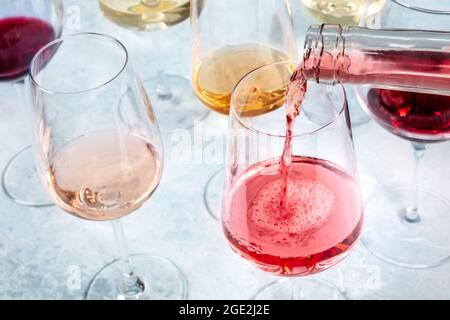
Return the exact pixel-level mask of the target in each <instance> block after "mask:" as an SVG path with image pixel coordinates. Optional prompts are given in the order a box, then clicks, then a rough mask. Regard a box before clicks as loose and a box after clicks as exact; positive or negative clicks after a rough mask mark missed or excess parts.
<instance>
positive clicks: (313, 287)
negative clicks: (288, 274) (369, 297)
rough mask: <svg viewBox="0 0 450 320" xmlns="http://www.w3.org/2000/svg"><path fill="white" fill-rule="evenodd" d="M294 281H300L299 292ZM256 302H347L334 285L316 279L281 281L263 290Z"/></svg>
mask: <svg viewBox="0 0 450 320" xmlns="http://www.w3.org/2000/svg"><path fill="white" fill-rule="evenodd" d="M293 281H298V285H299V288H298V289H299V290H298V291H299V292H294V291H293V285H294V284H293ZM253 299H254V300H346V299H347V298H346V297H345V295H344V294H343V293H342V292H341V291H340V290H339V289H338V288H337V287H335V286H334V285H332V284H330V283H327V282H325V281H323V280H316V279H303V278H301V279H289V278H287V279H279V280H277V281H274V282H272V283H270V284H268V285H267V286H265V287H264V288H262V289H261V290H259V291H258V292H257V293H256V295H255V296H254V297H253Z"/></svg>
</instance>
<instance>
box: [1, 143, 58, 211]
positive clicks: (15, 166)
mask: <svg viewBox="0 0 450 320" xmlns="http://www.w3.org/2000/svg"><path fill="white" fill-rule="evenodd" d="M2 188H3V191H4V192H5V194H6V196H7V197H8V198H10V199H11V200H12V201H14V202H15V203H18V204H20V205H23V206H28V207H48V206H52V205H53V202H52V201H51V200H50V198H49V196H48V195H47V192H46V190H45V188H44V187H43V185H42V183H41V180H40V178H39V175H38V173H37V170H36V166H35V162H34V158H33V153H32V149H31V147H30V146H29V147H26V148H25V149H22V150H21V151H20V152H18V153H16V154H15V155H14V157H12V158H11V160H9V162H8V164H7V165H6V167H5V169H4V171H3V173H2Z"/></svg>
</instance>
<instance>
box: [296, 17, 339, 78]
mask: <svg viewBox="0 0 450 320" xmlns="http://www.w3.org/2000/svg"><path fill="white" fill-rule="evenodd" d="M343 30H344V29H343V28H342V26H341V25H339V24H321V25H312V26H310V27H309V28H308V31H307V32H306V37H305V43H304V50H303V63H304V70H303V72H304V73H305V74H306V73H310V72H313V73H314V74H313V75H311V74H308V75H307V78H308V79H311V77H313V78H314V79H315V81H316V82H317V83H319V82H324V83H328V84H336V83H337V82H338V79H337V75H338V74H337V73H335V74H334V75H333V78H332V79H327V78H324V79H320V69H321V62H322V57H323V54H324V51H326V53H327V54H328V55H331V56H332V59H333V65H334V70H336V71H337V72H339V66H338V64H339V63H340V61H339V58H340V57H341V56H342V54H343V50H344V47H345V43H344V42H343V38H342V32H343Z"/></svg>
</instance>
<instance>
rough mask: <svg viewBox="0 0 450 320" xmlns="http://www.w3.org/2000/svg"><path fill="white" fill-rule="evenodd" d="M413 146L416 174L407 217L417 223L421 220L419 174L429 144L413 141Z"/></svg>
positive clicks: (409, 220)
mask: <svg viewBox="0 0 450 320" xmlns="http://www.w3.org/2000/svg"><path fill="white" fill-rule="evenodd" d="M412 147H413V149H414V173H413V174H414V176H413V186H414V191H413V198H412V205H411V206H410V207H408V208H407V209H406V213H405V219H406V221H407V222H410V223H417V222H419V221H420V213H419V176H420V164H421V163H422V159H423V157H424V155H425V150H426V149H427V145H426V144H424V143H417V142H413V143H412Z"/></svg>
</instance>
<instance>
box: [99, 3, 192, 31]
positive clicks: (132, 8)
mask: <svg viewBox="0 0 450 320" xmlns="http://www.w3.org/2000/svg"><path fill="white" fill-rule="evenodd" d="M99 4H100V8H101V10H102V12H103V14H104V15H105V16H106V17H107V18H108V19H110V20H111V21H113V22H115V23H117V24H119V25H123V26H128V27H131V28H137V29H144V30H146V29H149V28H152V27H158V25H159V27H161V26H171V25H174V24H177V23H179V22H181V21H184V20H185V19H186V18H188V17H189V8H190V1H189V0H99Z"/></svg>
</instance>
